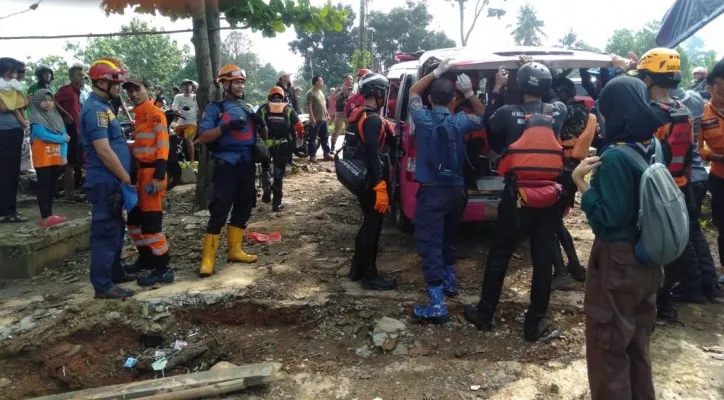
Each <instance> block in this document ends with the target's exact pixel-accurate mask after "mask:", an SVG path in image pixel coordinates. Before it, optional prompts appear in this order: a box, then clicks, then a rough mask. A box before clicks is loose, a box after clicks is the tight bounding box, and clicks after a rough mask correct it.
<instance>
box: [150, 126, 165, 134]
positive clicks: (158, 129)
mask: <svg viewBox="0 0 724 400" xmlns="http://www.w3.org/2000/svg"><path fill="white" fill-rule="evenodd" d="M165 130H166V126H165V125H161V124H159V125H156V126H154V127H153V132H154V133H159V132H163V131H165Z"/></svg>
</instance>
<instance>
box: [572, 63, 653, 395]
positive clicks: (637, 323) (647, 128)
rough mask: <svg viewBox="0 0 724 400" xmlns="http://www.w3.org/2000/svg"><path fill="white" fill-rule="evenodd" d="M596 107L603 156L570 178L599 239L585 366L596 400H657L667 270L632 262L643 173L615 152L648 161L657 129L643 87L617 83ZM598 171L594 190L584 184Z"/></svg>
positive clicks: (591, 273)
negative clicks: (656, 331)
mask: <svg viewBox="0 0 724 400" xmlns="http://www.w3.org/2000/svg"><path fill="white" fill-rule="evenodd" d="M598 108H599V111H600V113H601V115H602V117H603V121H602V123H604V124H605V128H606V129H605V131H606V137H605V138H603V143H604V150H603V151H602V154H601V157H589V158H587V159H585V160H583V161H582V162H581V164H580V165H579V166H578V167H577V168H576V169H575V170H574V171H573V181H574V182H575V183H576V185H577V186H578V189H579V190H580V191H581V193H582V194H583V197H582V198H581V209H582V210H583V211H584V212H585V213H586V216H587V217H588V223H589V225H590V226H591V229H592V230H593V233H594V234H595V236H596V238H595V240H594V243H593V248H592V249H591V257H590V259H589V261H588V277H587V279H586V297H585V300H584V306H583V308H584V312H585V313H586V360H587V362H588V381H589V384H590V387H591V397H592V400H603V399H631V398H634V399H654V398H655V395H654V386H653V381H652V375H651V354H650V352H649V343H650V341H651V333H652V331H653V328H654V322H655V320H656V292H657V291H658V289H659V287H660V286H661V283H662V280H663V270H662V269H661V268H652V267H650V266H647V265H644V264H642V263H640V262H639V261H637V260H636V258H635V257H634V245H635V243H636V240H637V237H638V227H637V219H638V192H639V181H640V179H641V174H642V172H641V170H640V169H639V168H638V167H637V166H636V165H635V164H633V162H632V161H630V160H629V159H628V158H627V156H626V154H624V153H623V152H621V151H610V149H611V148H612V147H614V146H630V147H631V148H633V149H634V150H636V151H638V152H640V153H641V154H642V156H645V158H647V159H648V157H650V156H651V155H653V152H654V142H653V134H654V131H655V130H656V128H657V127H658V126H659V125H660V122H659V120H658V118H657V117H656V115H655V114H654V112H653V110H652V109H651V107H649V105H648V100H647V95H646V85H645V84H644V83H643V82H642V81H641V80H639V79H635V78H631V77H619V78H615V79H613V80H611V81H609V82H608V84H607V85H606V86H605V87H604V88H603V89H602V90H601V93H600V95H599V98H598ZM591 171H593V172H594V175H593V177H592V179H591V183H590V186H589V184H588V183H586V181H585V180H584V177H585V176H586V175H587V174H588V173H589V172H591Z"/></svg>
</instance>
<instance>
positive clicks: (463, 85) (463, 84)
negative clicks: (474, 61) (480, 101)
mask: <svg viewBox="0 0 724 400" xmlns="http://www.w3.org/2000/svg"><path fill="white" fill-rule="evenodd" d="M458 90H459V91H461V92H462V93H463V95H464V96H465V98H466V99H469V98H471V97H473V96H475V92H474V91H473V82H472V81H471V80H470V78H469V77H468V76H467V75H465V74H460V75H458Z"/></svg>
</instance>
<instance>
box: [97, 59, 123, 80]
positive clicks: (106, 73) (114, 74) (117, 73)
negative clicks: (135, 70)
mask: <svg viewBox="0 0 724 400" xmlns="http://www.w3.org/2000/svg"><path fill="white" fill-rule="evenodd" d="M88 77H89V78H90V79H91V80H93V81H95V80H99V79H105V80H108V81H111V82H120V83H123V82H126V81H127V80H128V70H126V68H124V67H123V64H121V62H120V61H118V60H117V59H115V58H113V57H102V58H99V59H98V60H96V61H94V62H93V64H91V67H90V69H89V70H88Z"/></svg>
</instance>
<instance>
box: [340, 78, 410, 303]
mask: <svg viewBox="0 0 724 400" xmlns="http://www.w3.org/2000/svg"><path fill="white" fill-rule="evenodd" d="M389 87H390V82H389V81H388V80H387V78H385V77H384V76H382V75H380V74H375V73H369V74H367V75H365V76H363V77H362V79H361V80H360V82H359V88H358V90H359V94H360V95H361V96H362V97H363V98H364V105H363V106H360V107H357V108H355V109H354V110H353V111H352V113H351V114H350V116H349V119H348V123H347V133H346V135H345V144H344V146H343V149H344V157H345V158H351V157H356V158H361V159H363V160H364V163H365V165H366V166H367V176H366V181H367V183H368V187H369V190H368V191H366V192H365V193H363V194H361V195H358V196H357V199H358V200H359V204H360V208H361V209H362V218H363V219H362V226H361V227H360V229H359V231H358V232H357V238H356V240H355V244H354V257H353V258H352V266H351V267H350V271H349V278H350V280H352V281H355V282H356V281H359V282H360V286H362V288H364V289H373V290H392V289H394V288H395V287H396V286H397V282H396V281H395V280H394V279H389V278H386V277H384V276H382V275H380V274H379V272H378V271H377V252H378V250H379V242H380V233H381V231H382V223H383V221H384V219H385V214H386V213H387V211H388V209H389V205H390V200H389V194H388V188H387V182H388V180H389V178H388V177H389V174H388V173H387V170H388V169H389V146H390V142H391V140H392V135H393V132H394V131H391V130H390V129H389V128H388V125H386V124H384V123H383V122H382V117H381V116H380V114H379V112H380V110H381V109H382V107H384V105H385V94H386V92H387V90H388V89H389Z"/></svg>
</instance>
